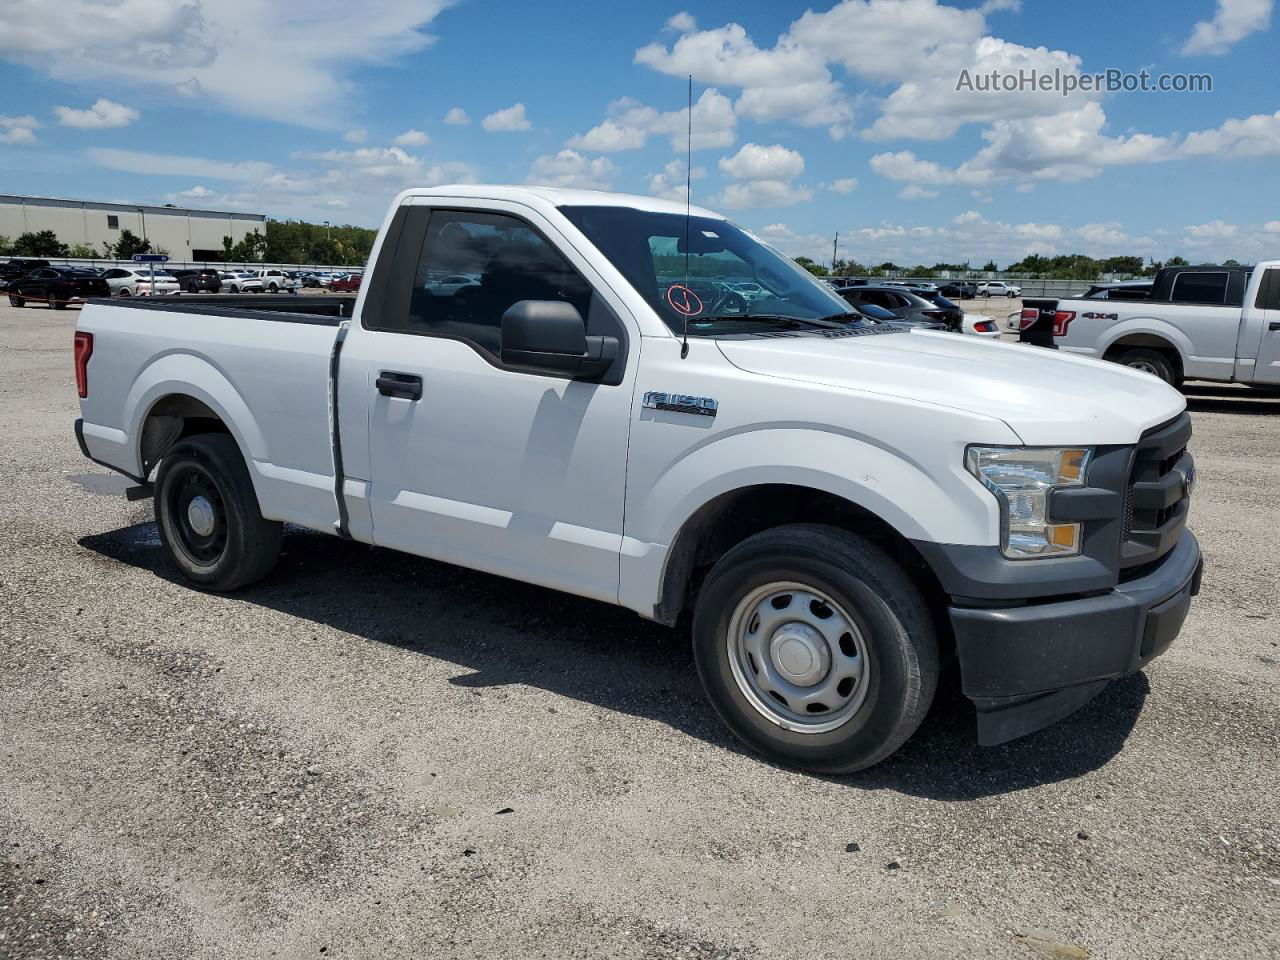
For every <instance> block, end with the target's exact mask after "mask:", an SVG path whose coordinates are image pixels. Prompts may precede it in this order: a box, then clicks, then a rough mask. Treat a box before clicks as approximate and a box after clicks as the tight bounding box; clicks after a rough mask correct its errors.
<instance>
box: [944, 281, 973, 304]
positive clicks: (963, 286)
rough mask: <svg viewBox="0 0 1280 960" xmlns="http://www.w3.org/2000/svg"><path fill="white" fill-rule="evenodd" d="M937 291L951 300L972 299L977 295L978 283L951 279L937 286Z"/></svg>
mask: <svg viewBox="0 0 1280 960" xmlns="http://www.w3.org/2000/svg"><path fill="white" fill-rule="evenodd" d="M938 292H939V293H941V294H942V295H943V296H944V297H948V298H950V299H952V300H972V299H973V298H974V297H976V296H977V295H978V285H977V284H976V283H971V282H970V281H968V280H952V281H951V282H950V283H944V284H943V285H942V286H941V287H939V288H938Z"/></svg>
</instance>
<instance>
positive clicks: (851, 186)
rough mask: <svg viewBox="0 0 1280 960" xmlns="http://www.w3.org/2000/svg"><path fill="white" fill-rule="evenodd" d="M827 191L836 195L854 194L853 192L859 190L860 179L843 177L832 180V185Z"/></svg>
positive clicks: (828, 186) (829, 185) (830, 184)
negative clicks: (831, 191)
mask: <svg viewBox="0 0 1280 960" xmlns="http://www.w3.org/2000/svg"><path fill="white" fill-rule="evenodd" d="M827 189H828V190H833V191H835V192H836V193H853V191H855V190H857V189H858V178H857V177H841V178H840V179H839V180H832V181H831V183H829V184H828V185H827Z"/></svg>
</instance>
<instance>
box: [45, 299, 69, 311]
mask: <svg viewBox="0 0 1280 960" xmlns="http://www.w3.org/2000/svg"><path fill="white" fill-rule="evenodd" d="M49 306H51V307H53V309H55V310H65V309H67V301H66V300H59V299H58V298H57V297H50V298H49Z"/></svg>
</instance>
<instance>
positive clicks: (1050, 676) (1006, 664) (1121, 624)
mask: <svg viewBox="0 0 1280 960" xmlns="http://www.w3.org/2000/svg"><path fill="white" fill-rule="evenodd" d="M1203 567H1204V562H1203V560H1202V559H1201V556H1200V545H1199V544H1198V543H1197V542H1196V538H1195V537H1194V536H1193V535H1192V534H1191V532H1190V531H1185V532H1184V533H1183V534H1182V536H1181V538H1180V539H1179V541H1178V543H1177V545H1176V546H1175V547H1174V548H1173V549H1172V550H1171V551H1169V553H1168V554H1167V555H1166V556H1165V557H1164V558H1163V559H1162V560H1161V561H1160V562H1159V563H1158V564H1157V565H1156V566H1155V567H1154V569H1152V570H1151V571H1149V572H1147V573H1146V574H1145V575H1143V576H1141V577H1139V578H1137V579H1134V580H1130V581H1128V582H1127V583H1122V584H1120V585H1119V586H1117V587H1116V588H1115V589H1114V590H1111V591H1109V592H1107V593H1101V594H1097V595H1094V596H1086V597H1080V598H1077V599H1072V600H1051V601H1047V602H1043V603H1038V602H1034V601H1032V602H1029V603H1027V604H1024V605H1020V606H1015V607H999V608H990V607H985V608H984V607H960V606H952V607H950V608H949V612H950V616H951V625H952V628H953V630H954V632H955V638H956V652H957V655H958V657H959V660H960V676H961V687H962V689H963V690H964V693H965V696H967V697H968V698H969V699H970V700H972V701H973V703H974V705H975V706H976V707H977V710H978V742H979V743H982V744H986V745H991V744H997V743H1004V742H1005V741H1007V740H1012V739H1014V738H1016V737H1021V736H1024V735H1025V734H1028V733H1032V732H1034V731H1036V730H1039V729H1041V728H1043V727H1046V726H1048V725H1049V724H1051V723H1054V722H1056V721H1058V720H1061V719H1062V718H1063V717H1065V716H1067V715H1068V714H1070V713H1072V712H1073V711H1075V710H1077V709H1078V708H1079V707H1081V706H1083V705H1084V704H1085V703H1087V702H1088V701H1090V700H1092V699H1093V698H1094V697H1095V696H1097V695H1098V694H1099V693H1101V692H1102V689H1103V688H1104V687H1105V686H1106V685H1107V684H1108V683H1109V682H1110V681H1112V680H1114V679H1116V678H1117V677H1122V676H1125V675H1126V674H1130V673H1133V672H1134V671H1135V670H1139V669H1141V668H1142V667H1143V666H1144V665H1145V664H1147V663H1148V662H1150V661H1151V660H1153V659H1154V658H1155V657H1158V656H1159V655H1160V654H1162V653H1164V651H1165V650H1167V649H1168V648H1169V645H1170V644H1171V643H1173V640H1174V638H1175V637H1176V636H1177V635H1178V631H1179V630H1181V629H1182V623H1183V621H1184V620H1185V619H1186V617H1187V611H1188V610H1189V609H1190V607H1191V598H1192V597H1194V596H1195V595H1196V594H1198V593H1199V592H1200V577H1201V572H1202V570H1203Z"/></svg>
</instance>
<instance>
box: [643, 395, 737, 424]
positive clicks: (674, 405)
mask: <svg viewBox="0 0 1280 960" xmlns="http://www.w3.org/2000/svg"><path fill="white" fill-rule="evenodd" d="M642 404H643V405H644V406H646V407H648V408H649V409H650V410H670V411H671V412H672V413H691V414H693V415H694V416H698V417H714V416H715V415H716V411H717V410H719V409H720V404H719V403H718V402H717V401H716V400H715V399H714V398H713V397H692V396H689V395H688V394H685V393H660V392H659V391H657V390H650V391H648V392H647V393H646V394H645V395H644V399H643V401H642Z"/></svg>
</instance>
